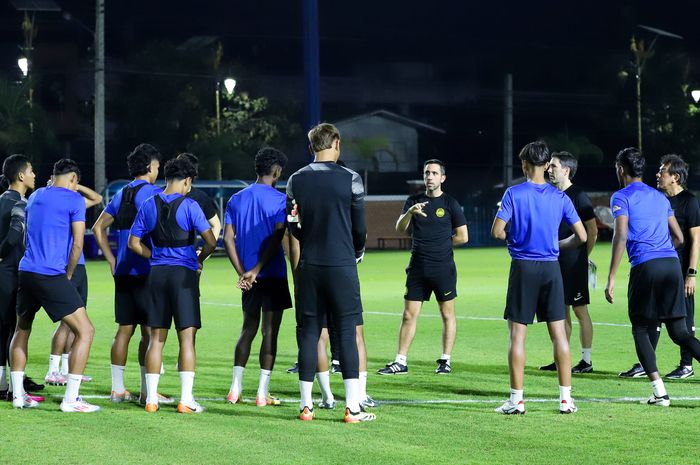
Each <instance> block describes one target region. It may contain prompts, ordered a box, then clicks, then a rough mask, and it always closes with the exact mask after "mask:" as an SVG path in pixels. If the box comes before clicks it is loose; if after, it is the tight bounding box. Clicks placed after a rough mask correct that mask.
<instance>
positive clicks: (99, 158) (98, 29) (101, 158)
mask: <svg viewBox="0 0 700 465" xmlns="http://www.w3.org/2000/svg"><path fill="white" fill-rule="evenodd" d="M96 2H97V4H96V10H95V190H96V191H97V192H102V191H103V190H104V189H105V187H106V185H107V179H106V166H105V159H106V156H105V155H106V154H105V29H104V27H105V0H96Z"/></svg>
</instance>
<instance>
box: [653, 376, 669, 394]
mask: <svg viewBox="0 0 700 465" xmlns="http://www.w3.org/2000/svg"><path fill="white" fill-rule="evenodd" d="M651 389H652V390H653V391H654V395H655V396H656V397H663V396H666V395H668V393H667V392H666V386H664V380H663V379H661V378H659V379H657V380H655V381H652V382H651Z"/></svg>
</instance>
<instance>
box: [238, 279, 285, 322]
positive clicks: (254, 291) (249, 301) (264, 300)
mask: <svg viewBox="0 0 700 465" xmlns="http://www.w3.org/2000/svg"><path fill="white" fill-rule="evenodd" d="M241 301H242V303H243V311H244V312H246V313H248V314H250V315H259V314H260V311H261V310H262V311H263V312H281V311H284V310H286V309H288V308H292V296H291V295H290V294H289V284H288V283H287V278H259V279H258V280H257V282H256V283H255V284H253V287H252V288H250V290H248V291H244V292H243V293H242V294H241Z"/></svg>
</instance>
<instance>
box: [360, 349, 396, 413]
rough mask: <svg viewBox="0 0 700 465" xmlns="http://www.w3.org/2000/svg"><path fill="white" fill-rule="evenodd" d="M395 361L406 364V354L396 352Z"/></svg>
mask: <svg viewBox="0 0 700 465" xmlns="http://www.w3.org/2000/svg"><path fill="white" fill-rule="evenodd" d="M394 361H395V362H396V363H400V364H401V365H407V364H408V356H407V355H401V354H396V358H395V359H394ZM353 411H354V410H353Z"/></svg>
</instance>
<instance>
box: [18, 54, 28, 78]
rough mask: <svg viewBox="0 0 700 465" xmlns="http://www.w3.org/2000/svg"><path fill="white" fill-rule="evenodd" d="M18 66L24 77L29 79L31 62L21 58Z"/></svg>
mask: <svg viewBox="0 0 700 465" xmlns="http://www.w3.org/2000/svg"><path fill="white" fill-rule="evenodd" d="M17 66H19V69H20V70H21V71H22V75H23V76H24V77H27V74H29V60H27V58H26V57H20V58H19V59H18V60H17Z"/></svg>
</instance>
